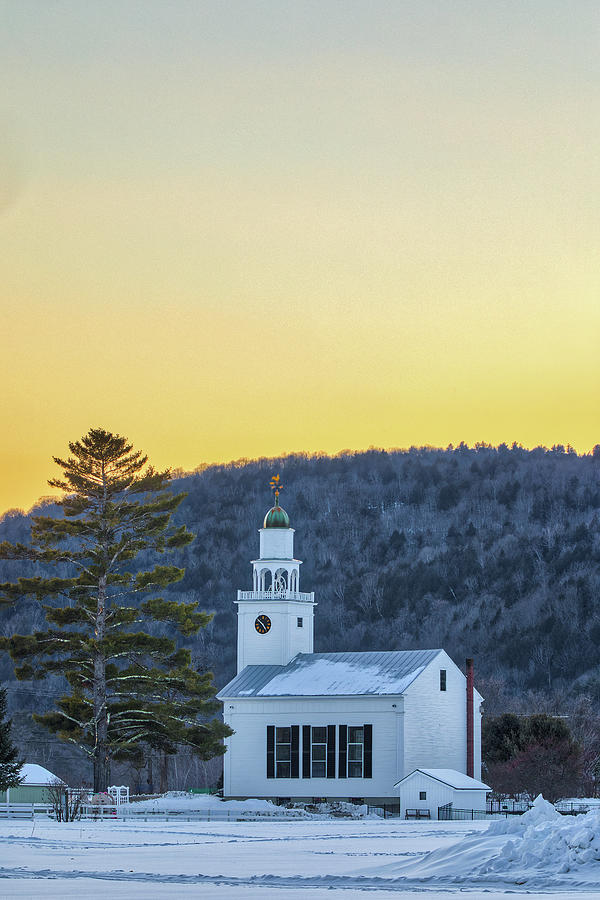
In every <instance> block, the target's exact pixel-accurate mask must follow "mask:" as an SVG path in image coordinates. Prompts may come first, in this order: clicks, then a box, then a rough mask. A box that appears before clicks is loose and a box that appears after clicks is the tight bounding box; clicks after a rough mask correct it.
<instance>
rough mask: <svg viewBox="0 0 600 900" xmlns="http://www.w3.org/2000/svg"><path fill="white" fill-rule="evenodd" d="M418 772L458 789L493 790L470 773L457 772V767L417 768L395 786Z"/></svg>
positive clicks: (396, 785)
mask: <svg viewBox="0 0 600 900" xmlns="http://www.w3.org/2000/svg"><path fill="white" fill-rule="evenodd" d="M417 773H420V774H421V775H425V776H427V777H428V778H433V779H435V781H441V782H442V784H445V785H447V786H448V787H451V788H454V789H455V790H457V791H491V790H492V789H491V787H489V785H487V784H484V783H483V781H477V779H476V778H471V776H470V775H465V774H464V772H457V771H456V769H415V770H414V771H413V772H411V773H410V775H405V776H404V778H401V779H400V781H397V782H396V784H395V785H394V787H398V785H400V784H403V783H404V782H405V781H406V780H407V779H408V778H412V776H413V775H416V774H417Z"/></svg>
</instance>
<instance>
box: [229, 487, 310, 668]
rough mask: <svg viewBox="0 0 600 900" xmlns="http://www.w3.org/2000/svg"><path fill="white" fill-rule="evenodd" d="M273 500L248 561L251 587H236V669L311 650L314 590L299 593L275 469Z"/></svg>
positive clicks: (290, 531) (278, 661) (297, 565)
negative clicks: (256, 551)
mask: <svg viewBox="0 0 600 900" xmlns="http://www.w3.org/2000/svg"><path fill="white" fill-rule="evenodd" d="M271 487H272V488H274V490H275V505H274V506H273V507H272V508H271V509H270V510H269V511H268V512H267V514H266V516H265V520H264V522H263V527H262V528H261V529H260V531H259V534H260V557H259V558H258V559H255V560H253V561H252V590H251V591H238V596H237V601H236V603H237V607H238V640H237V670H238V674H239V673H240V672H241V671H242V669H243V668H245V667H246V666H259V665H271V666H285V665H287V664H288V663H289V662H290V660H291V659H293V658H294V656H296V654H298V653H312V652H313V613H314V608H315V606H316V604H315V600H314V596H315V595H314V593H310V594H306V593H302V592H301V591H300V589H299V583H300V565H301V563H300V560H299V559H294V529H293V528H291V527H290V520H289V516H288V514H287V513H286V511H285V510H284V509H282V507H281V506H280V505H279V491H280V490H281V485H280V483H279V475H276V476H275V477H274V478H273V479H272V480H271Z"/></svg>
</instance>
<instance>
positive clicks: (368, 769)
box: [363, 725, 373, 778]
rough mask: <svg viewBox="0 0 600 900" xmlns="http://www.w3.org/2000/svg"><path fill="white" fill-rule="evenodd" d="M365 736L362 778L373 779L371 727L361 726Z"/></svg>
mask: <svg viewBox="0 0 600 900" xmlns="http://www.w3.org/2000/svg"><path fill="white" fill-rule="evenodd" d="M363 729H364V735H365V760H364V769H363V778H372V777H373V726H372V725H363Z"/></svg>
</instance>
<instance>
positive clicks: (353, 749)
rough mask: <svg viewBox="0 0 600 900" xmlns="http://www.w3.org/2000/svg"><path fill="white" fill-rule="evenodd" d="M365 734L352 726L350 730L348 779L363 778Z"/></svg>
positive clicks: (361, 729) (360, 729) (362, 730)
mask: <svg viewBox="0 0 600 900" xmlns="http://www.w3.org/2000/svg"><path fill="white" fill-rule="evenodd" d="M364 741H365V732H364V729H363V728H357V727H356V726H353V725H351V726H350V727H349V728H348V778H362V777H363V757H364Z"/></svg>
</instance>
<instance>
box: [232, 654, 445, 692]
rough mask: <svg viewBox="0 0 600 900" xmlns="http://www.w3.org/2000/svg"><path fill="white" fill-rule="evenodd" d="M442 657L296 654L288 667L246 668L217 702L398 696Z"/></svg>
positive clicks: (421, 655)
mask: <svg viewBox="0 0 600 900" xmlns="http://www.w3.org/2000/svg"><path fill="white" fill-rule="evenodd" d="M441 652H442V651H441V650H389V651H383V652H366V653H360V652H359V653H299V654H298V655H297V656H295V657H294V659H292V660H291V661H290V662H289V663H288V664H287V666H246V667H245V668H244V669H242V671H241V672H240V673H239V675H236V677H235V678H234V679H233V680H232V681H230V682H229V684H227V685H225V687H224V688H222V689H221V690H220V691H219V693H218V694H217V697H219V699H222V698H225V697H226V698H232V697H324V696H331V697H335V696H352V695H364V694H372V695H377V694H402V693H403V692H404V691H405V690H406V688H407V687H408V686H409V685H410V684H411V683H412V682H413V681H414V680H415V678H417V677H418V676H419V675H420V674H421V672H422V671H423V669H424V668H425V667H426V666H428V665H429V663H430V662H431V661H432V660H433V659H435V657H436V656H437V655H438V653H441Z"/></svg>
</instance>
